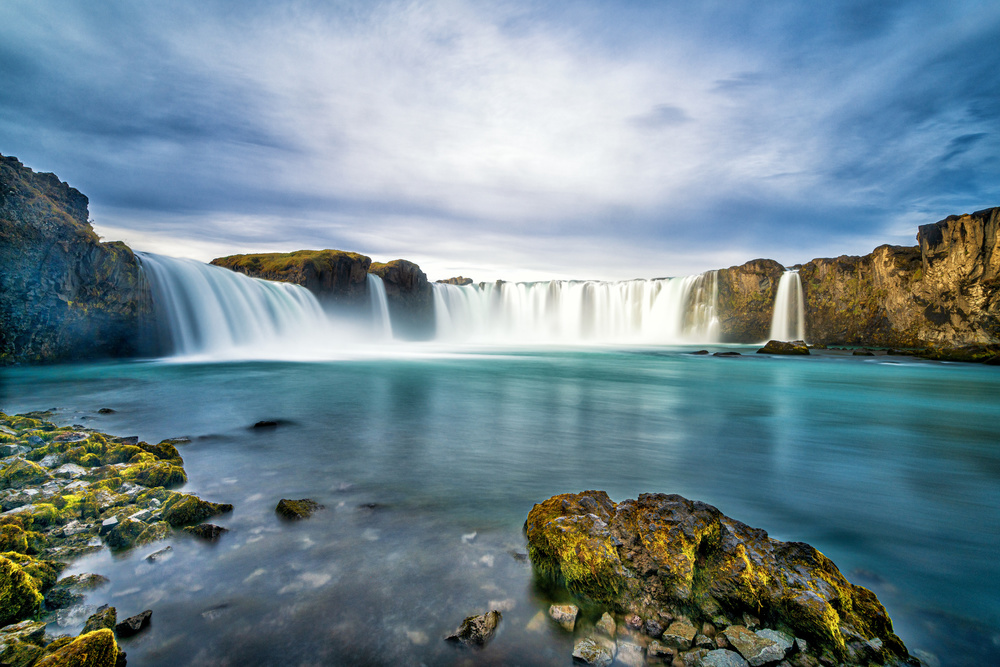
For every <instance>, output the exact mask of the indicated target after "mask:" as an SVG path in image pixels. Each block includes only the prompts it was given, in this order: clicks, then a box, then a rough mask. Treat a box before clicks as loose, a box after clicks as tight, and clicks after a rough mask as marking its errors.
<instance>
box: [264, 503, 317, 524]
mask: <svg viewBox="0 0 1000 667" xmlns="http://www.w3.org/2000/svg"><path fill="white" fill-rule="evenodd" d="M321 509H325V507H324V506H323V505H320V504H319V503H317V502H316V501H314V500H310V499H309V498H302V499H300V500H289V499H288V498H282V499H281V500H279V501H278V506H277V507H275V508H274V512H275V514H277V515H278V516H280V517H281V518H282V519H286V520H288V521H299V520H301V519H308V518H309V517H311V516H312V515H313V514H314V513H315V512H317V511H318V510H321Z"/></svg>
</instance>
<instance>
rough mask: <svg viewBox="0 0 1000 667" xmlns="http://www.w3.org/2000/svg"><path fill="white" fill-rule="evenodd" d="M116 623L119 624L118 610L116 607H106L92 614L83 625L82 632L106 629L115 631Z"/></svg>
mask: <svg viewBox="0 0 1000 667" xmlns="http://www.w3.org/2000/svg"><path fill="white" fill-rule="evenodd" d="M116 625H118V610H117V609H115V608H114V607H104V608H103V609H98V610H97V612H96V613H94V614H91V615H90V617H89V618H88V619H87V622H86V623H85V624H84V625H83V631H82V632H81V633H80V634H87V633H88V632H94V631H95V630H104V629H107V630H112V631H114V629H115V626H116Z"/></svg>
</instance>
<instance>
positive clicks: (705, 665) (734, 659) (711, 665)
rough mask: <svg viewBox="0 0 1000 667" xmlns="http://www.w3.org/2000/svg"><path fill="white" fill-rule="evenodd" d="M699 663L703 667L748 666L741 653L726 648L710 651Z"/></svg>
mask: <svg viewBox="0 0 1000 667" xmlns="http://www.w3.org/2000/svg"><path fill="white" fill-rule="evenodd" d="M698 664H699V665H701V666H702V667H747V661H746V660H744V659H743V658H742V657H741V656H740V654H739V653H737V652H736V651H727V650H726V649H716V650H715V651H709V652H708V653H707V654H705V656H704V657H702V658H701V660H700V661H699V662H698Z"/></svg>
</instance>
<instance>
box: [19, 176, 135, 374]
mask: <svg viewBox="0 0 1000 667" xmlns="http://www.w3.org/2000/svg"><path fill="white" fill-rule="evenodd" d="M88 203H89V202H88V200H87V197H86V196H84V195H83V194H81V193H80V192H79V191H78V190H76V189H75V188H71V187H70V186H69V185H67V184H66V183H63V182H61V181H60V180H59V179H58V178H57V177H56V176H55V175H54V174H45V173H38V174H36V173H35V172H33V171H32V170H31V169H28V168H27V167H25V166H24V165H22V164H21V163H20V162H19V161H18V160H17V159H16V158H13V157H4V156H0V364H10V363H16V362H52V361H64V360H71V359H87V358H95V357H122V356H132V355H135V354H139V353H143V352H146V346H147V342H148V341H152V338H151V337H150V336H149V335H148V333H147V332H146V330H145V329H144V318H146V317H147V316H148V315H149V314H150V313H151V307H152V306H151V301H150V295H149V289H148V287H147V285H146V282H145V280H144V278H143V274H142V270H141V269H140V267H139V263H138V261H137V260H136V258H135V255H133V253H132V251H131V250H130V249H129V248H128V247H127V246H126V245H125V244H124V243H120V242H114V243H101V242H100V239H99V238H98V236H97V234H95V233H94V229H93V227H91V225H90V223H89V222H88V212H87V206H88Z"/></svg>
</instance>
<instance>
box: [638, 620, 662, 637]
mask: <svg viewBox="0 0 1000 667" xmlns="http://www.w3.org/2000/svg"><path fill="white" fill-rule="evenodd" d="M643 631H644V632H645V633H646V634H647V635H649V636H650V637H652V638H654V639H656V638H657V637H659V636H660V635H662V634H663V626H662V625H660V624H659V622H658V621H656V620H654V619H652V618H647V619H646V623H645V624H644V626H643Z"/></svg>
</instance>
